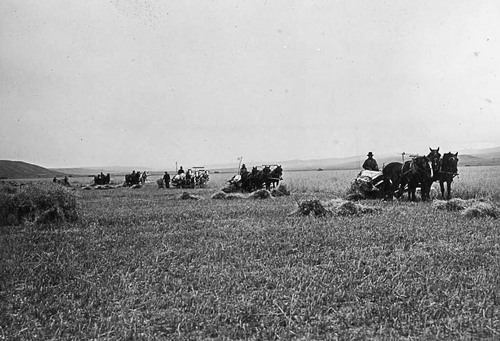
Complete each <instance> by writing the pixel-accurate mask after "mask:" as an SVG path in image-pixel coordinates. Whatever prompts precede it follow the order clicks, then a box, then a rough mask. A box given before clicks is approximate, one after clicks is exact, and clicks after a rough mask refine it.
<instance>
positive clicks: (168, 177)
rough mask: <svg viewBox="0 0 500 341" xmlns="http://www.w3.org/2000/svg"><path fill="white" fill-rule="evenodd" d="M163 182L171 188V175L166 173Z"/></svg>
mask: <svg viewBox="0 0 500 341" xmlns="http://www.w3.org/2000/svg"><path fill="white" fill-rule="evenodd" d="M163 180H164V181H165V187H166V188H170V174H168V172H165V175H163Z"/></svg>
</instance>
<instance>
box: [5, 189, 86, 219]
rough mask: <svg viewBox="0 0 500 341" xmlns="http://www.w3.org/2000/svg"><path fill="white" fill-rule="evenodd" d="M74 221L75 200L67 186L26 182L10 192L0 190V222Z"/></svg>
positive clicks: (76, 205)
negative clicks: (27, 183) (25, 184)
mask: <svg viewBox="0 0 500 341" xmlns="http://www.w3.org/2000/svg"><path fill="white" fill-rule="evenodd" d="M77 220H78V203H77V200H76V196H75V195H74V193H72V191H70V189H68V188H66V187H63V186H59V185H57V184H43V185H27V186H23V187H21V188H20V189H19V190H17V191H16V192H14V193H9V192H8V191H2V192H0V225H19V224H23V223H31V224H34V225H37V226H51V225H53V223H63V222H75V221H77Z"/></svg>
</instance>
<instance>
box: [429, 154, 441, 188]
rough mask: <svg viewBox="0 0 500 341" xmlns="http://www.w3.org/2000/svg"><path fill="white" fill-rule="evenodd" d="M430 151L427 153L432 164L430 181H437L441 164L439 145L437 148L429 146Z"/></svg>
mask: <svg viewBox="0 0 500 341" xmlns="http://www.w3.org/2000/svg"><path fill="white" fill-rule="evenodd" d="M429 150H430V153H429V154H428V155H427V157H428V158H429V160H431V165H432V181H433V182H434V181H437V180H438V179H437V174H438V172H439V168H440V166H441V154H440V153H439V147H438V148H437V149H432V148H431V147H429Z"/></svg>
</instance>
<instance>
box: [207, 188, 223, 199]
mask: <svg viewBox="0 0 500 341" xmlns="http://www.w3.org/2000/svg"><path fill="white" fill-rule="evenodd" d="M210 198H212V199H226V198H227V194H226V192H224V191H222V190H221V191H219V192H216V193H214V194H212V196H211V197H210Z"/></svg>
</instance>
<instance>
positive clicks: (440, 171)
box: [382, 147, 458, 201]
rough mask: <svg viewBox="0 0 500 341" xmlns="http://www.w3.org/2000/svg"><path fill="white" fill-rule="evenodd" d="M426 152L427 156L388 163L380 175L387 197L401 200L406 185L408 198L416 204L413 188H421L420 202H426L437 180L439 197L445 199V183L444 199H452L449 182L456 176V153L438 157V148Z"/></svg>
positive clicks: (414, 189)
mask: <svg viewBox="0 0 500 341" xmlns="http://www.w3.org/2000/svg"><path fill="white" fill-rule="evenodd" d="M429 149H430V153H429V154H428V155H426V156H417V157H414V158H413V159H412V160H408V161H406V162H404V163H401V162H391V163H389V164H387V165H386V166H385V167H384V169H383V170H382V173H383V176H384V193H386V198H392V197H393V195H396V196H397V197H400V196H401V195H402V194H403V192H404V190H405V187H406V186H408V199H411V200H412V201H415V200H416V197H415V192H416V189H417V187H420V188H421V196H422V200H424V201H425V200H428V199H430V189H431V186H432V184H433V183H434V182H435V181H439V185H440V187H441V196H442V197H443V198H444V192H445V188H444V184H445V183H446V186H447V196H446V197H447V198H448V199H449V198H450V197H451V183H452V181H453V178H454V177H455V176H457V175H458V168H457V165H458V153H455V154H453V153H446V154H444V155H443V157H441V154H440V153H439V147H438V148H437V149H432V148H429Z"/></svg>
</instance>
